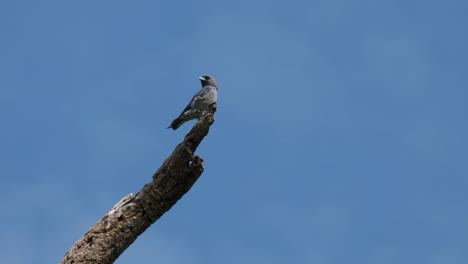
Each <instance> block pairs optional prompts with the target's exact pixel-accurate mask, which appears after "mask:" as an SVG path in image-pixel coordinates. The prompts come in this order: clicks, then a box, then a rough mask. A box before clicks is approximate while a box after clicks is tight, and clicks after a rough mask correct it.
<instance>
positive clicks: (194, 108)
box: [167, 75, 218, 130]
mask: <svg viewBox="0 0 468 264" xmlns="http://www.w3.org/2000/svg"><path fill="white" fill-rule="evenodd" d="M198 79H199V80H200V81H201V86H202V88H201V89H200V91H198V92H197V93H196V94H195V95H194V96H193V97H192V100H190V103H189V104H188V105H187V107H185V109H184V110H183V111H182V113H180V115H179V116H178V117H177V118H176V119H174V120H173V121H172V123H171V124H170V125H169V126H168V127H167V128H168V129H169V128H172V129H173V130H176V129H177V128H179V127H180V126H181V125H182V124H183V123H185V122H187V121H189V120H192V119H196V118H198V119H200V118H201V117H203V116H204V115H205V113H206V111H207V110H208V108H209V106H210V105H211V104H213V103H216V100H217V98H218V82H217V81H216V80H215V79H214V78H213V77H211V76H209V75H203V76H200V77H198Z"/></svg>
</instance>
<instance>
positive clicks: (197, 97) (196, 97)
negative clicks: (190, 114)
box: [192, 86, 213, 101]
mask: <svg viewBox="0 0 468 264" xmlns="http://www.w3.org/2000/svg"><path fill="white" fill-rule="evenodd" d="M212 88H213V87H212V86H205V87H202V88H201V90H200V91H198V93H196V94H195V95H194V96H193V98H192V101H193V100H202V99H204V98H205V97H206V96H207V95H208V93H209V92H210V91H211V89H212Z"/></svg>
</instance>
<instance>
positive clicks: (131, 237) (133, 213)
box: [61, 104, 217, 264]
mask: <svg viewBox="0 0 468 264" xmlns="http://www.w3.org/2000/svg"><path fill="white" fill-rule="evenodd" d="M216 107H217V106H216V104H213V105H212V106H211V108H210V113H208V114H206V115H205V116H204V117H203V118H202V119H201V120H200V121H198V122H197V123H196V124H195V126H194V127H193V128H192V130H191V131H190V132H189V133H188V134H187V135H186V136H185V139H184V141H183V142H182V143H180V144H179V145H178V146H177V147H176V148H175V150H174V152H173V153H172V154H171V156H169V158H167V159H166V161H165V162H164V163H163V165H162V166H161V167H160V168H159V169H158V170H157V171H156V173H155V174H154V175H153V180H152V181H151V182H149V183H147V184H146V185H145V186H143V188H142V189H141V190H140V192H138V193H137V194H136V195H135V196H133V194H129V195H127V196H125V197H124V198H122V199H121V200H120V201H119V202H118V203H117V204H116V205H114V206H113V207H112V208H111V209H110V210H109V212H107V214H106V215H105V216H104V217H103V218H102V219H101V220H100V221H99V222H97V223H96V224H95V225H94V226H93V227H91V228H90V229H89V230H88V232H86V234H85V235H84V236H83V237H82V238H81V239H80V240H78V241H77V242H76V243H75V245H73V247H72V248H71V249H70V250H69V251H68V252H67V253H66V254H65V256H64V258H63V259H62V261H61V263H62V264H65V263H67V264H79V263H93V264H94V263H99V264H108V263H113V262H114V261H115V260H116V259H117V258H118V257H119V256H120V255H121V254H122V253H123V252H124V251H125V249H127V248H128V247H129V246H130V245H131V244H132V243H133V241H135V239H136V238H137V237H138V236H139V235H140V234H142V233H143V232H144V231H145V230H146V229H147V228H148V227H149V226H151V224H153V223H154V222H155V221H156V220H158V219H159V218H160V217H161V216H162V215H163V214H164V213H165V212H167V211H168V210H169V209H171V207H172V206H173V205H174V204H175V203H176V202H177V201H178V200H179V199H180V198H181V197H182V196H183V195H184V194H185V193H186V192H188V190H190V188H191V187H192V185H193V184H194V183H195V181H197V179H198V178H199V177H200V175H201V174H202V173H203V169H204V167H203V159H201V158H200V157H198V156H196V155H195V154H194V153H195V150H196V149H197V147H198V145H199V144H200V143H201V141H202V140H203V138H204V137H205V136H206V135H207V134H208V132H209V129H210V126H211V124H212V123H213V122H214V115H213V114H214V112H215V111H216Z"/></svg>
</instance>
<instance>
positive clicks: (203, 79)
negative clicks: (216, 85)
mask: <svg viewBox="0 0 468 264" xmlns="http://www.w3.org/2000/svg"><path fill="white" fill-rule="evenodd" d="M198 79H199V80H201V81H206V79H205V78H203V77H201V76H200V77H198Z"/></svg>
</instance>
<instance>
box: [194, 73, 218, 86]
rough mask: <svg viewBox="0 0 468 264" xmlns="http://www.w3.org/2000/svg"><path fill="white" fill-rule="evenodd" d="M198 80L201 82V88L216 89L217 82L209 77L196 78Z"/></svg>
mask: <svg viewBox="0 0 468 264" xmlns="http://www.w3.org/2000/svg"><path fill="white" fill-rule="evenodd" d="M198 79H199V80H200V81H201V85H202V87H204V86H214V87H216V88H218V82H217V81H216V80H215V79H214V78H213V77H211V76H209V75H203V76H200V77H198Z"/></svg>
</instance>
